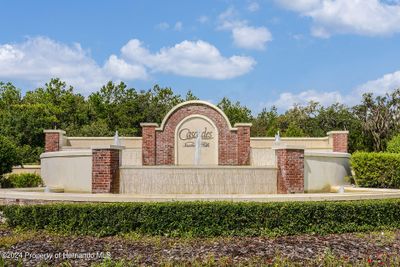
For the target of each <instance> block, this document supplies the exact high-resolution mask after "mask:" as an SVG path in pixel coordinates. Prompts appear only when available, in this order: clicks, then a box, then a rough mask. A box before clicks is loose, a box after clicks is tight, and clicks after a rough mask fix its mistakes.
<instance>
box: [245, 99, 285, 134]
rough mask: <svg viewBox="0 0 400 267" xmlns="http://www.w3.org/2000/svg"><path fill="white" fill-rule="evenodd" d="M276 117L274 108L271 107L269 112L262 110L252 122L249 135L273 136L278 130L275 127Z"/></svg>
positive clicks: (276, 111)
mask: <svg viewBox="0 0 400 267" xmlns="http://www.w3.org/2000/svg"><path fill="white" fill-rule="evenodd" d="M278 117H279V116H278V110H277V109H276V107H275V106H273V107H271V108H270V110H267V109H266V108H264V109H263V110H262V111H261V112H260V113H259V114H258V115H257V117H256V118H254V119H253V121H252V123H253V126H252V127H251V135H252V136H260V137H262V136H274V135H275V133H276V132H277V131H278V130H279V129H278V127H277V120H278Z"/></svg>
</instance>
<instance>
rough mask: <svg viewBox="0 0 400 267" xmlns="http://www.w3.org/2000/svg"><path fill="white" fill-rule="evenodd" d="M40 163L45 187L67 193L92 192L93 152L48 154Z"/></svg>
mask: <svg viewBox="0 0 400 267" xmlns="http://www.w3.org/2000/svg"><path fill="white" fill-rule="evenodd" d="M40 161H41V174H42V179H43V181H44V183H45V185H47V186H50V187H59V188H63V189H64V191H65V192H91V191H92V150H71V151H57V152H47V153H43V154H42V155H41V156H40Z"/></svg>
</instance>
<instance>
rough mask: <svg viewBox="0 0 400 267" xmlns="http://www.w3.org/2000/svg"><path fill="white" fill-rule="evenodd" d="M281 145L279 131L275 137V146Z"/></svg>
mask: <svg viewBox="0 0 400 267" xmlns="http://www.w3.org/2000/svg"><path fill="white" fill-rule="evenodd" d="M280 143H281V136H280V134H279V131H278V133H277V134H276V135H275V141H274V144H275V145H279V144H280Z"/></svg>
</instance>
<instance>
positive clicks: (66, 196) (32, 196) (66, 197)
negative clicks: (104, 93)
mask: <svg viewBox="0 0 400 267" xmlns="http://www.w3.org/2000/svg"><path fill="white" fill-rule="evenodd" d="M36 190H43V188H37V189H36ZM337 190H338V188H332V191H337ZM354 190H356V191H358V192H354ZM386 198H400V190H394V189H371V188H357V189H354V188H352V187H345V193H343V194H339V193H316V194H290V195H277V194H251V195H248V194H222V195H207V194H199V195H195V194H157V195H156V194H153V195H130V194H85V193H44V192H43V191H41V192H32V191H23V190H14V189H0V205H1V204H44V203H51V202H168V201H232V202H291V201H341V200H361V199H386Z"/></svg>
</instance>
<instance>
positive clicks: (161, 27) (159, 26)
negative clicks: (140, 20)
mask: <svg viewBox="0 0 400 267" xmlns="http://www.w3.org/2000/svg"><path fill="white" fill-rule="evenodd" d="M156 28H157V29H159V30H162V31H165V30H168V29H169V24H168V23H166V22H161V23H159V24H157V25H156Z"/></svg>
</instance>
